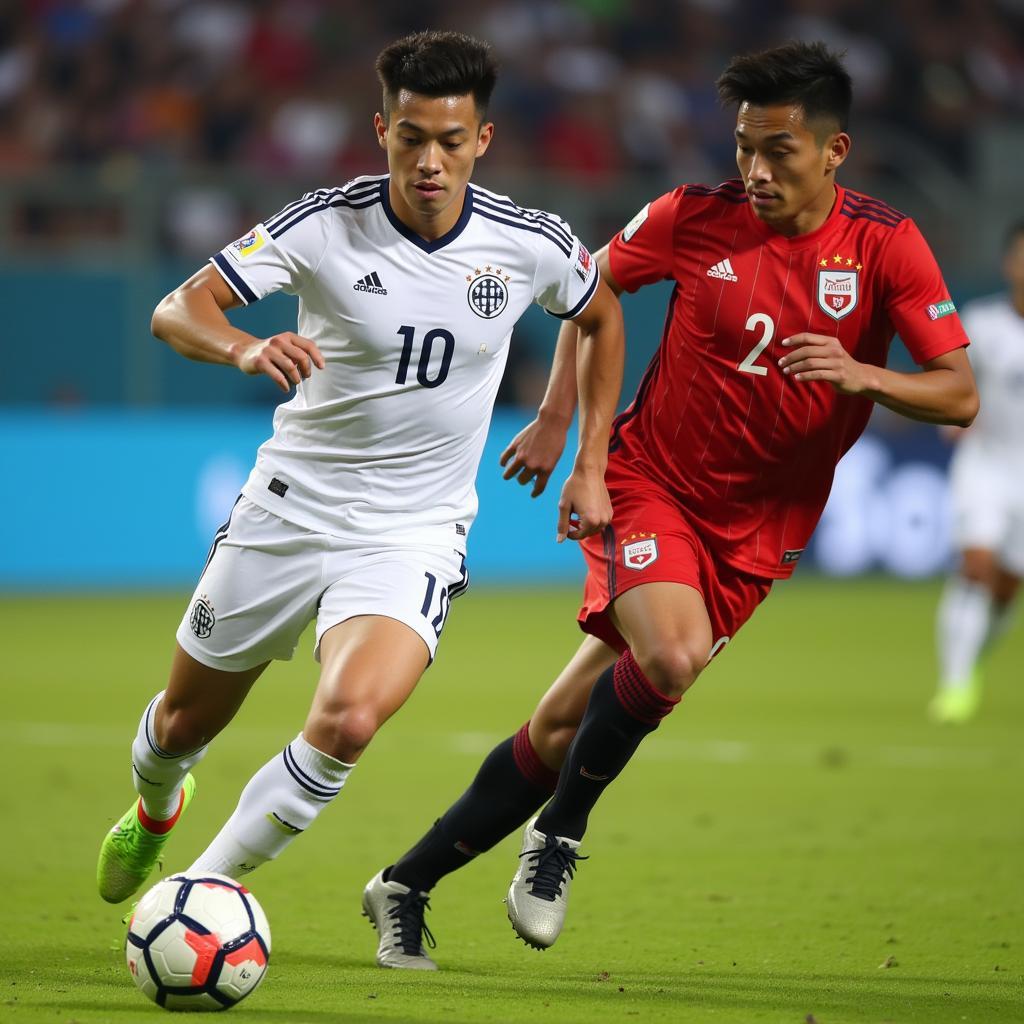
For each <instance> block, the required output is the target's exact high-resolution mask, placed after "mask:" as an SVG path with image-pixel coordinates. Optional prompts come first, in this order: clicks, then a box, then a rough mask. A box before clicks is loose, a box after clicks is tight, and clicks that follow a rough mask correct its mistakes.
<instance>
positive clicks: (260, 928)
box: [125, 874, 270, 1010]
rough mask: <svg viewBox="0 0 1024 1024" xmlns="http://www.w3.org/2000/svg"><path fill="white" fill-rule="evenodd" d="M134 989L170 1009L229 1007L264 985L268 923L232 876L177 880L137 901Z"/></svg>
mask: <svg viewBox="0 0 1024 1024" xmlns="http://www.w3.org/2000/svg"><path fill="white" fill-rule="evenodd" d="M125 955H126V956H127V958H128V970H129V971H131V975H132V978H133V979H134V980H135V984H136V985H138V987H139V988H140V989H141V990H142V991H143V992H144V993H145V994H146V995H147V996H149V998H150V999H152V1000H153V1001H154V1002H155V1003H156V1004H157V1005H158V1006H162V1007H164V1008H165V1009H167V1010H226V1009H227V1008H228V1007H229V1006H234V1005H235V1003H237V1002H240V1001H241V1000H242V999H244V998H245V997H246V996H247V995H249V993H250V992H252V991H253V990H254V989H255V988H256V986H257V985H259V983H260V982H261V981H262V980H263V975H264V974H265V973H266V971H267V961H268V960H269V959H270V926H269V925H268V924H267V916H266V914H264V913H263V908H262V907H261V906H260V905H259V903H257V902H256V898H255V897H254V896H253V894H252V893H251V892H249V890H248V889H246V888H245V887H244V886H242V885H239V884H238V883H237V882H236V881H234V880H233V879H231V878H228V877H227V875H215V874H206V875H172V876H171V877H170V878H165V879H164V880H163V881H162V882H157V884H156V885H154V886H153V888H152V889H150V890H149V892H147V893H146V895H145V896H143V897H142V899H141V900H139V902H138V905H137V906H136V907H135V911H134V913H133V914H132V917H131V921H130V922H129V924H128V938H127V941H126V943H125Z"/></svg>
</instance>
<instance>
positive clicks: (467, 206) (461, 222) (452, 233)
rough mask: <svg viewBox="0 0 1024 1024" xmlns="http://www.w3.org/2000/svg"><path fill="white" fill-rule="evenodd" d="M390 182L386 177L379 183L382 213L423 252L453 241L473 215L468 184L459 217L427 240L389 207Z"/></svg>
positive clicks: (471, 194) (431, 250)
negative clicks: (452, 223)
mask: <svg viewBox="0 0 1024 1024" xmlns="http://www.w3.org/2000/svg"><path fill="white" fill-rule="evenodd" d="M390 182H391V178H390V177H388V178H385V179H384V180H383V181H382V182H381V183H380V200H381V203H382V205H383V206H384V215H385V216H386V217H387V219H388V220H389V221H391V226H392V227H393V228H394V229H395V230H396V231H397V232H398V233H399V234H400V235H401V236H402V237H403V238H407V239H408V240H409V241H410V242H412V244H413V245H415V246H416V248H417V249H422V250H423V251H424V252H437V250H438V249H443V248H444V247H445V246H446V245H448V243H449V242H454V241H455V239H456V238H458V237H459V235H461V234H462V232H463V231H465V230H466V225H467V224H468V223H469V218H470V217H471V216H472V215H473V189H472V188H471V187H470V186H469V185H467V186H466V195H465V198H464V199H463V201H462V213H460V214H459V219H458V220H457V221H456V222H455V224H454V225H453V226H452V227H451V229H450V230H448V231H447V232H445V233H444V234H443V235H442V236H441V237H440V238H435V239H434V240H433V241H431V242H428V241H427V239H425V238H422V237H421V236H420V235H417V234H416V232H415V231H413V229H412V228H411V227H409V225H408V224H406V223H404V221H401V220H399V219H398V214H397V213H395V211H394V210H393V209H391V196H390V195H389V194H388V185H389V184H390Z"/></svg>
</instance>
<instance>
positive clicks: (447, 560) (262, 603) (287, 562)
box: [177, 497, 469, 672]
mask: <svg viewBox="0 0 1024 1024" xmlns="http://www.w3.org/2000/svg"><path fill="white" fill-rule="evenodd" d="M468 586H469V573H468V572H467V570H466V562H465V555H464V554H463V552H461V551H456V550H455V549H454V548H442V547H436V546H423V547H416V548H413V547H401V546H398V547H396V546H391V547H384V546H376V547H373V546H370V545H369V544H366V545H362V546H358V547H357V546H356V545H355V544H354V543H353V542H352V541H351V540H342V539H341V538H338V537H331V536H328V535H327V534H323V533H314V532H313V531H311V530H307V529H305V528H304V527H302V526H296V525H295V524H294V523H289V522H287V521H286V520H284V519H280V518H278V517H277V516H275V515H274V514H273V513H271V512H267V511H266V510H265V509H262V508H260V507H259V506H258V505H256V504H254V503H253V502H251V501H249V499H248V498H244V497H241V498H239V499H238V501H237V502H236V503H235V507H234V508H233V509H232V510H231V517H230V518H229V519H228V521H227V522H226V523H225V524H224V526H222V527H221V528H220V529H219V530H218V531H217V533H216V535H215V537H214V540H213V546H212V547H211V549H210V555H209V558H208V559H207V562H206V568H205V569H204V570H203V574H202V576H200V578H199V583H198V584H197V586H196V589H195V593H194V594H193V595H192V600H191V601H190V602H189V606H188V610H187V611H186V612H185V617H184V618H183V619H182V620H181V625H180V626H179V627H178V634H177V638H178V643H179V644H181V646H182V647H183V648H184V649H185V650H186V651H187V652H188V653H189V654H190V655H192V657H193V658H195V659H196V661H199V662H202V664H204V665H207V666H209V667H210V668H217V669H223V670H224V671H227V672H242V671H244V670H246V669H250V668H253V667H255V666H256V665H260V664H262V663H263V662H266V661H270V660H272V659H275V658H276V659H278V660H281V661H288V660H289V659H290V658H291V656H292V655H293V654H294V653H295V647H296V645H297V644H298V641H299V637H300V636H301V635H302V631H303V630H304V629H305V628H306V626H308V625H309V623H310V622H312V621H313V620H314V619H315V620H316V644H315V646H314V649H313V656H314V657H315V658H317V660H319V657H320V638H321V637H322V636H323V635H324V633H325V632H327V630H328V629H330V628H331V626H336V625H337V624H338V623H339V622H344V621H345V620H346V619H350V618H352V617H354V616H356V615H384V616H387V617H388V618H390V619H397V620H398V621H399V622H404V623H405V624H406V625H407V626H408V627H409V628H410V629H412V630H415V632H416V633H418V634H419V635H420V636H421V637H422V638H423V642H424V643H425V644H426V645H427V650H428V651H429V653H430V658H431V660H433V657H434V652H435V651H436V649H437V642H438V639H439V638H440V636H441V630H442V628H443V627H444V623H445V619H446V618H447V616H448V608H449V604H450V602H451V601H452V600H453V599H454V598H456V597H458V596H459V595H460V594H462V593H463V592H464V591H465V589H466V588H467V587H468Z"/></svg>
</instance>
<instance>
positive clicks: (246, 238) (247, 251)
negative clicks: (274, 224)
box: [230, 228, 266, 260]
mask: <svg viewBox="0 0 1024 1024" xmlns="http://www.w3.org/2000/svg"><path fill="white" fill-rule="evenodd" d="M265 242H266V238H265V237H264V235H263V232H262V231H261V230H260V229H259V228H253V229H252V231H250V232H249V234H247V235H243V236H242V237H241V238H240V239H239V240H238V241H237V242H232V243H231V246H230V249H231V252H232V254H233V255H234V257H235V259H243V260H244V259H245V257H246V256H251V255H252V254H253V253H254V252H258V251H259V250H260V249H262V248H263V245H264V243H265Z"/></svg>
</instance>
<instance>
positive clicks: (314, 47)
mask: <svg viewBox="0 0 1024 1024" xmlns="http://www.w3.org/2000/svg"><path fill="white" fill-rule="evenodd" d="M425 27H437V28H455V29H459V30H463V31H467V32H470V33H473V34H476V35H479V36H482V37H483V38H486V39H488V40H489V41H491V42H492V44H493V45H494V47H495V49H496V51H497V53H498V56H499V60H500V64H501V76H500V80H499V84H498V88H497V90H496V92H495V97H494V102H493V106H492V109H491V116H492V117H493V119H494V120H495V122H496V124H497V132H496V135H495V141H494V145H492V147H491V150H490V152H489V154H488V157H487V159H486V160H485V161H483V162H482V163H481V164H480V165H479V167H478V168H477V172H476V175H475V176H476V179H477V180H478V181H479V182H480V183H481V184H483V185H485V186H487V187H489V188H493V189H496V190H497V191H499V192H508V193H510V194H512V195H514V196H515V197H516V199H517V200H518V201H519V202H522V203H524V204H526V205H530V206H540V207H543V208H546V209H551V210H556V211H558V212H559V213H560V214H561V215H563V216H564V217H566V218H567V219H568V220H569V221H570V222H571V223H572V225H573V227H574V228H575V229H576V231H577V232H578V233H579V234H580V235H581V237H583V238H585V239H587V240H588V242H589V244H591V245H592V246H594V247H596V246H599V245H601V244H602V243H603V242H604V241H606V240H607V239H608V238H609V237H611V235H612V234H613V233H614V232H615V231H616V230H618V229H619V228H620V227H621V226H622V225H623V224H624V223H626V221H628V219H629V218H630V217H631V216H632V215H633V213H635V211H636V210H637V209H638V208H639V206H640V205H641V204H642V203H643V202H645V201H647V200H649V199H650V198H652V197H653V196H655V195H658V194H659V193H661V192H663V191H664V190H665V189H666V188H669V187H671V186H672V185H673V184H676V183H681V182H685V181H711V182H715V181H719V180H721V179H723V178H725V177H729V176H732V175H734V174H735V163H734V149H733V144H732V138H731V126H732V113H731V112H727V111H723V110H722V109H721V108H720V107H719V104H718V101H717V97H716V94H715V88H714V82H715V78H716V77H717V75H718V74H719V72H720V71H721V69H722V67H723V66H724V65H725V63H726V62H727V60H728V59H729V57H730V56H731V55H733V54H735V53H737V52H742V51H749V50H754V49H758V48H763V47H767V46H771V45H774V44H776V43H778V42H781V41H783V40H785V39H788V38H793V37H799V38H804V39H822V40H825V41H826V42H828V43H829V44H830V45H832V46H834V47H837V48H839V49H843V50H845V51H846V52H847V64H848V67H849V69H850V71H851V72H852V74H853V76H854V80H855V109H854V120H853V126H852V128H853V135H854V141H855V144H854V147H853V153H852V156H851V159H850V160H849V161H848V164H847V166H846V167H845V168H844V170H843V176H842V179H843V180H844V181H845V182H848V183H850V184H852V185H854V187H856V188H859V189H861V190H864V191H868V192H871V193H873V194H876V195H878V196H880V197H882V198H884V199H885V200H886V201H887V202H890V203H891V204H893V205H895V206H897V207H898V208H901V209H903V210H904V211H905V212H907V213H910V214H911V215H913V216H914V217H915V219H916V220H917V221H918V223H919V224H920V225H921V227H922V229H923V230H924V232H925V234H926V236H927V237H928V239H929V242H930V243H931V245H932V247H933V249H934V250H935V252H936V254H937V256H938V257H939V260H940V263H941V265H942V267H943V269H944V271H945V273H946V276H947V280H949V282H950V285H951V287H952V288H953V289H954V293H955V295H956V297H957V298H958V300H959V299H962V298H965V297H969V296H970V295H971V294H976V293H977V292H979V291H982V290H990V289H991V288H992V287H993V286H995V285H996V284H997V283H998V276H997V265H998V259H997V253H998V240H999V238H1000V237H1001V236H1002V233H1003V230H1004V227H1003V225H1004V222H1005V220H1006V219H1007V218H1012V217H1014V216H1016V215H1017V210H1018V209H1019V183H1018V178H1019V168H1020V166H1021V165H1022V164H1024V128H1022V125H1024V116H1022V115H1024V0H515V2H508V0H504V2H502V0H445V2H441V0H421V2H420V3H418V4H416V5H414V6H413V5H409V4H407V3H405V2H399V0H375V2H371V3H365V2H359V0H337V2H332V0H19V2H7V3H3V2H0V301H3V302H4V305H5V308H6V309H7V310H8V314H9V316H8V319H9V324H10V325H11V326H12V329H15V328H17V327H18V326H19V325H21V324H24V325H26V326H27V327H28V328H29V329H34V323H35V320H34V315H35V314H34V311H35V309H36V308H38V306H39V305H40V303H41V302H45V301H46V299H45V296H46V295H47V294H49V293H50V292H51V291H52V290H53V289H54V286H55V281H57V280H58V279H57V278H56V277H55V276H54V275H56V274H60V275H63V276H62V277H61V278H60V279H59V280H60V284H59V287H58V288H57V290H58V291H60V292H61V294H65V295H67V294H71V293H72V289H74V288H79V289H80V290H81V296H82V297H81V298H80V299H79V303H80V304H81V305H80V306H79V308H78V310H77V316H76V317H75V327H76V330H81V331H82V332H83V337H82V341H81V344H82V345H84V346H89V345H91V346H93V347H96V346H102V347H103V350H104V351H107V352H109V353H111V358H112V359H114V360H117V361H118V364H119V365H123V366H124V369H123V372H122V373H121V374H120V376H119V377H118V382H117V384H116V389H114V384H113V382H112V381H111V380H109V379H107V378H102V379H101V377H100V375H99V374H98V373H97V371H96V370H95V369H94V367H93V366H92V364H89V365H83V366H81V367H74V368H73V369H72V368H71V367H70V366H67V367H65V368H64V369H63V370H62V376H61V378H60V380H59V381H58V380H57V379H56V378H55V377H54V375H53V371H52V370H51V368H50V366H49V364H48V363H46V361H45V360H44V359H43V356H42V355H40V363H39V366H38V367H32V368H30V369H32V370H36V369H38V371H39V374H41V376H37V374H36V373H30V374H29V379H30V380H31V381H32V384H31V386H30V387H29V388H28V389H27V390H26V389H25V388H24V387H22V386H21V385H19V386H18V387H17V388H15V387H14V386H13V385H11V386H10V387H8V388H7V389H6V390H5V389H4V387H3V385H2V383H0V402H2V401H10V400H15V401H36V400H43V401H49V400H51V399H52V398H53V396H55V395H72V396H79V397H80V398H81V399H82V400H86V401H110V400H115V401H117V400H123V399H125V398H126V397H127V398H128V400H130V401H132V402H135V403H140V404H149V403H152V402H154V401H156V400H157V398H156V396H157V395H163V396H164V400H171V401H176V400H183V399H187V400H191V399H192V397H193V394H194V391H193V389H194V387H195V385H193V384H192V383H191V380H192V379H193V378H189V383H188V384H187V385H185V384H179V383H177V382H176V381H177V379H178V376H179V375H181V374H185V373H186V372H187V371H186V370H184V369H182V368H179V367H177V366H172V367H171V368H170V369H168V368H166V367H164V366H163V364H160V365H157V364H156V363H154V362H153V357H148V356H146V357H144V356H141V355H139V354H138V352H139V348H138V344H137V341H138V338H139V336H140V334H144V332H145V325H146V324H148V316H149V311H150V310H151V309H152V306H153V304H154V303H155V302H156V300H157V299H158V298H159V297H160V295H161V294H163V291H165V290H167V288H169V287H171V286H173V284H174V283H177V281H179V280H181V278H182V277H183V276H185V275H186V274H187V273H190V272H191V271H192V270H193V269H194V268H195V266H196V265H197V263H198V262H200V261H202V260H204V259H205V258H206V257H207V256H209V254H210V253H211V252H215V251H216V250H217V249H219V248H220V247H221V246H222V245H224V244H225V242H226V241H228V240H230V239H232V238H236V237H238V236H239V235H241V234H242V233H244V232H245V231H246V230H248V229H249V228H250V227H251V226H252V224H253V223H255V222H256V221H258V220H260V219H262V218H263V217H266V216H267V215H269V214H270V213H271V212H273V211H274V210H276V209H279V208H280V207H281V206H283V205H284V204H285V203H287V202H290V201H292V200H294V199H295V198H296V197H297V196H298V195H301V194H302V193H303V192H306V191H308V190H310V189H313V188H318V187H322V186H331V185H336V184H340V183H342V182H343V181H345V180H347V179H348V178H350V177H352V176H353V175H357V174H365V173H376V172H379V171H382V170H383V169H384V168H385V164H384V157H383V154H382V153H381V152H380V151H379V149H378V148H377V146H376V140H375V138H374V134H373V131H372V126H371V118H372V115H373V113H374V111H376V110H377V109H378V108H379V106H380V90H379V86H378V84H377V81H376V76H375V74H374V69H373V64H374V58H375V57H376V54H377V53H378V52H379V50H380V49H381V48H382V47H383V46H384V45H386V44H387V43H388V42H389V41H391V40H393V39H394V38H396V37H398V36H400V35H402V34H404V33H406V32H409V31H413V30H416V29H420V28H425ZM99 269H102V270H104V271H106V272H108V274H109V275H110V277H109V282H110V283H109V289H110V290H109V293H108V294H106V295H103V296H101V295H100V294H99V293H98V292H97V289H96V287H95V281H94V278H91V277H89V276H88V275H90V274H94V273H95V272H96V271H97V270H99ZM261 305H262V304H261ZM19 310H20V312H19ZM12 311H13V312H12ZM114 312H116V316H115V315H114ZM660 315H661V314H660V311H659V312H658V313H657V316H659V317H660ZM651 316H652V318H654V319H657V317H655V314H654V313H652V314H651ZM652 322H653V321H652ZM115 323H119V324H120V325H122V326H121V327H117V326H115ZM57 329H59V330H66V328H65V327H64V324H63V323H62V324H61V325H60V326H59V327H58V328H57ZM549 335H550V331H549V330H547V327H546V325H541V327H540V328H536V327H534V326H533V325H532V324H531V323H530V322H526V323H524V325H523V326H522V327H521V329H520V336H521V337H522V338H523V339H524V344H523V345H520V346H518V348H517V350H516V355H515V358H514V359H513V362H512V365H511V366H510V373H509V377H508V380H509V384H508V385H507V386H506V387H505V389H504V390H503V392H502V398H503V399H507V400H512V401H522V402H525V403H527V404H529V403H531V402H533V401H534V400H535V399H536V397H537V393H538V391H539V390H541V389H542V387H543V379H544V376H545V374H546V365H547V360H548V352H549V348H550V337H549ZM655 336H656V335H655ZM531 350H532V352H533V355H532V356H531V355H530V351H531ZM122 354H123V359H122ZM633 358H638V357H633ZM643 358H644V359H645V358H646V356H644V357H643ZM146 359H149V362H148V363H147V362H146ZM133 360H134V362H133ZM136 364H137V365H136ZM639 365H641V364H639V363H638V366H639ZM637 369H638V367H630V368H629V370H630V372H628V373H627V388H628V386H630V383H631V380H632V377H635V376H636V372H634V371H637ZM631 374H632V376H631ZM183 379H184V378H183ZM83 382H84V383H83ZM112 389H113V390H112ZM247 393H253V389H252V388H250V389H249V391H248V392H247ZM129 396H130V397H129Z"/></svg>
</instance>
